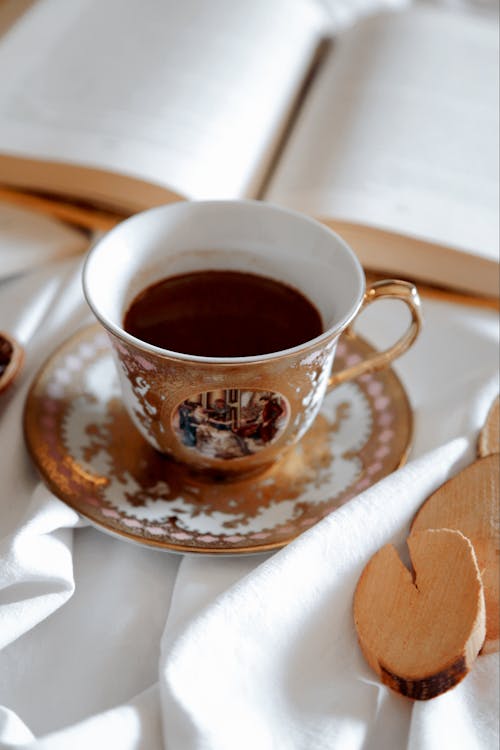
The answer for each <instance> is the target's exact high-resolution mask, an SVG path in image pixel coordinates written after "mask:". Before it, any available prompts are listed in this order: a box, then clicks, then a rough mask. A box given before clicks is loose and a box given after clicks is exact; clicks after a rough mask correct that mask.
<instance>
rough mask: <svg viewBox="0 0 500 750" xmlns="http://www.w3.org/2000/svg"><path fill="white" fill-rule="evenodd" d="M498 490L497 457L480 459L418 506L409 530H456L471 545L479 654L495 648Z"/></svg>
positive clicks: (499, 545) (498, 611)
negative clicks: (480, 614)
mask: <svg viewBox="0 0 500 750" xmlns="http://www.w3.org/2000/svg"><path fill="white" fill-rule="evenodd" d="M499 488H500V466H499V457H498V455H492V456H487V457H486V458H480V459H478V460H477V461H475V462H474V463H473V464H471V465H470V466H467V468H465V469H464V470H463V471H461V472H460V473H459V474H457V475H456V476H455V477H453V478H452V479H450V480H449V481H448V482H445V484H443V485H441V487H439V489H438V490H436V492H434V494H432V495H431V496H430V497H429V498H428V500H427V501H426V502H425V503H424V504H423V505H422V507H421V508H420V510H419V511H418V513H417V515H416V516H415V519H414V521H413V525H412V527H411V533H412V534H414V533H415V532H417V531H422V530H424V529H443V528H446V529H457V530H458V531H461V532H462V534H464V535H465V536H466V537H467V538H468V539H470V541H471V542H472V544H473V546H474V551H475V553H476V557H477V561H478V565H479V570H480V571H481V576H482V580H483V587H484V599H485V604H486V640H485V643H484V646H483V653H491V652H493V651H498V648H499V628H500V622H499V618H500V608H499V596H500V594H499V588H500V585H499V584H500V581H499V577H500V576H499V569H498V563H499V556H500V538H499V536H500V535H499V522H500V520H499Z"/></svg>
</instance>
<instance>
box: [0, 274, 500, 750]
mask: <svg viewBox="0 0 500 750" xmlns="http://www.w3.org/2000/svg"><path fill="white" fill-rule="evenodd" d="M80 270H81V261H79V260H78V261H75V260H66V261H62V262H57V263H53V264H52V265H47V266H46V267H44V268H43V269H42V270H38V271H32V272H31V273H27V274H25V275H24V276H22V277H19V278H17V279H12V280H9V281H4V282H2V283H1V284H0V328H3V329H5V330H7V331H9V332H10V333H12V334H13V335H15V336H16V337H18V339H19V340H20V341H21V342H22V343H23V344H24V345H25V347H26V352H27V359H26V365H25V368H24V371H23V373H22V375H21V376H20V378H19V380H18V381H17V383H16V385H15V387H13V388H12V389H11V390H10V392H8V393H7V394H5V395H4V396H3V397H2V398H1V399H0V446H1V452H0V477H1V481H0V747H1V748H11V747H29V748H50V749H51V750H52V749H53V748H54V749H56V748H65V749H66V748H71V749H73V748H85V750H87V749H88V748H97V749H100V748H113V750H125V749H127V750H129V749H132V748H134V749H136V748H144V750H155V749H156V748H167V749H168V750H189V749H190V748H203V749H204V750H208V749H210V750H212V749H213V750H226V748H227V750H229V749H230V748H231V750H233V749H235V748H243V749H246V748H259V749H261V750H268V749H269V750H271V748H272V749H273V750H285V749H286V750H289V749H290V750H295V749H297V750H298V749H299V748H300V749H301V750H302V749H303V750H326V748H334V749H335V748H339V749H341V750H350V748H352V749H353V750H354V749H356V750H375V749H379V748H380V749H381V750H382V749H384V750H385V748H389V747H391V748H405V747H407V748H411V750H419V749H420V748H425V749H426V750H429V749H432V748H436V749H437V748H447V747H464V748H467V749H468V750H469V749H470V750H472V749H473V748H477V749H478V750H479V749H481V750H486V749H488V750H490V749H491V750H493V748H497V746H498V654H493V655H490V656H481V657H479V659H478V660H477V662H476V664H475V666H474V669H473V671H472V672H471V674H470V675H469V676H468V677H467V678H466V679H465V680H464V681H463V682H462V683H461V684H460V685H459V686H458V687H456V688H455V689H454V690H452V691H450V692H449V693H447V694H445V695H443V696H441V697H439V698H437V699H435V700H433V701H430V702H423V703H412V702H410V701H408V700H406V699H404V698H402V697H400V696H398V695H396V694H394V693H392V692H391V691H390V690H388V689H387V688H385V687H383V686H382V685H381V684H380V683H379V681H378V679H377V678H376V676H375V675H374V673H372V672H371V670H370V668H369V667H368V666H367V665H366V663H365V662H364V660H363V658H362V656H361V653H360V651H359V648H358V645H357V641H356V636H355V631H354V626H353V620H352V612H351V607H352V596H353V591H354V587H355V584H356V581H357V578H358V576H359V574H360V572H361V570H362V568H363V566H364V564H365V563H366V561H367V560H368V558H369V557H370V556H371V555H372V554H373V553H374V552H375V551H376V550H377V549H378V548H379V547H380V546H382V545H383V544H385V543H386V542H387V541H394V542H395V543H396V544H398V545H399V546H400V547H401V546H404V539H405V537H406V534H407V531H408V525H409V522H410V521H411V518H412V517H413V515H414V513H415V511H416V509H417V508H418V507H419V506H420V504H421V503H422V502H423V500H424V499H425V498H426V497H427V496H428V495H429V494H430V492H432V491H433V490H434V489H435V488H436V487H437V486H439V485H440V484H441V483H442V482H443V481H444V480H445V479H446V478H447V477H448V476H450V475H452V474H454V473H455V472H457V471H458V470H459V468H460V467H462V466H464V465H466V464H467V463H468V462H470V461H471V460H472V459H473V457H474V451H475V442H476V438H477V434H478V430H479V429H480V427H481V425H482V423H483V420H484V418H485V416H486V413H487V410H488V408H489V406H490V403H491V402H492V400H493V398H494V396H495V395H496V393H497V392H498V388H499V383H498V356H499V346H498V338H499V337H498V316H497V315H496V314H495V313H493V312H491V311H488V310H481V309H477V308H472V307H461V306H458V305H451V304H444V303H440V302H430V301H426V302H425V303H424V312H425V318H426V325H425V329H424V332H423V334H422V335H421V337H420V339H419V341H418V343H417V344H416V345H415V346H414V348H413V349H412V350H411V351H410V352H409V353H408V354H407V355H405V356H404V357H403V358H402V359H401V360H400V361H399V363H398V364H397V368H396V369H397V371H398V373H399V374H400V377H401V379H402V381H403V383H404V384H405V386H406V388H407V390H408V393H409V396H410V398H411V401H412V404H413V407H414V411H415V441H414V447H413V451H412V454H411V456H410V460H409V462H408V464H407V465H406V467H404V468H402V469H401V470H400V471H399V472H397V473H395V474H394V475H392V476H390V477H388V478H386V479H385V480H383V481H382V482H380V483H379V484H378V485H376V486H375V487H373V488H371V489H369V490H367V491H366V492H364V493H363V494H362V495H360V496H358V497H357V498H355V499H354V500H353V501H351V502H350V503H348V504H347V505H345V506H343V507H342V508H341V509H340V510H338V511H336V512H334V513H333V514H331V515H330V516H329V517H328V518H326V519H325V520H324V521H322V522H321V523H320V524H318V525H317V526H316V527H314V528H312V529H311V530H309V531H308V532H306V533H305V534H303V535H302V536H301V537H299V538H298V539H297V540H296V541H295V542H293V543H292V544H290V545H289V546H288V547H287V548H285V549H283V550H281V551H279V552H276V553H274V554H267V555H254V556H246V557H238V558H224V559H220V558H210V557H189V556H178V555H174V554H169V553H161V552H155V551H151V550H149V549H143V548H141V547H139V546H134V545H132V544H128V543H126V542H122V541H118V540H115V539H113V538H111V537H108V536H106V535H105V534H102V533H100V532H98V531H96V530H94V529H93V528H91V527H88V526H86V525H85V523H83V522H82V521H80V520H79V519H78V517H77V515H76V514H75V513H74V512H73V511H72V510H71V509H70V508H68V507H67V506H66V505H64V504H63V503H62V502H60V501H59V500H58V499H56V498H55V497H54V496H53V495H52V494H51V493H50V492H49V491H48V490H47V489H45V487H44V486H43V485H42V484H41V483H40V481H39V479H38V477H37V473H36V471H35V469H34V468H33V466H32V465H31V463H30V460H29V458H28V456H27V453H26V450H25V447H24V442H23V436H22V429H21V415H22V410H23V404H24V399H25V397H26V392H27V389H28V387H29V384H30V382H31V380H32V378H33V376H34V374H35V372H36V370H37V368H38V367H39V366H40V364H41V363H42V362H43V360H44V359H45V358H46V357H47V355H48V354H49V353H50V352H51V350H52V349H53V348H54V347H55V346H57V344H58V343H60V342H61V341H62V340H63V339H64V337H66V336H67V335H69V334H70V333H71V332H73V331H74V330H75V329H76V328H78V327H80V326H81V325H83V324H84V323H86V322H90V321H91V315H90V313H89V311H88V310H87V309H86V305H85V303H84V301H83V298H82V294H81V290H80ZM396 305H397V303H389V302H388V303H381V304H380V305H377V306H374V307H373V308H371V309H370V310H369V311H367V313H366V314H365V315H364V316H363V319H362V320H361V322H360V326H359V328H360V331H361V332H362V333H363V334H364V335H365V336H367V337H369V338H371V339H372V340H373V341H374V342H375V343H376V344H377V345H380V346H382V345H384V344H386V343H388V342H389V341H391V340H392V339H393V338H394V337H395V336H396V335H397V334H398V332H399V331H400V330H401V327H402V326H403V325H404V321H402V320H398V316H396V315H395V314H394V311H395V309H396V308H395V306H396ZM399 317H400V318H401V317H402V316H399Z"/></svg>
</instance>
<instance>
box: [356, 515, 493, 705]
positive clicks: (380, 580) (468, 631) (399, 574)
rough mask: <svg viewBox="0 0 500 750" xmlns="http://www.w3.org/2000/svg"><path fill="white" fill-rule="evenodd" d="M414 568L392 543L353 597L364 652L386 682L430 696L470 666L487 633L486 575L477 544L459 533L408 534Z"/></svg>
mask: <svg viewBox="0 0 500 750" xmlns="http://www.w3.org/2000/svg"><path fill="white" fill-rule="evenodd" d="M408 548H409V551H410V556H411V560H412V564H413V567H414V570H415V580H413V577H412V573H411V572H410V571H409V570H408V568H406V567H405V566H404V564H403V563H402V561H401V559H400V558H399V556H398V553H397V552H396V550H395V548H394V547H393V546H392V545H391V544H387V545H386V546H385V547H383V548H382V549H381V550H379V551H378V552H377V553H376V554H375V555H374V556H373V557H372V558H371V560H370V561H369V562H368V564H367V565H366V567H365V569H364V570H363V573H362V574H361V577H360V579H359V582H358V585H357V588H356V592H355V595H354V621H355V624H356V629H357V632H358V638H359V642H360V645H361V649H362V651H363V653H364V655H365V658H366V660H367V661H368V663H369V664H370V666H371V667H372V668H373V669H374V670H375V672H377V674H378V675H379V676H380V678H381V679H382V682H384V683H385V684H386V685H388V686H389V687H390V688H392V689H393V690H396V691H397V692H398V693H401V694H402V695H406V696H407V697H408V698H415V699H417V700H428V699H429V698H434V697H435V696H437V695H440V694H441V693H444V692H445V691H446V690H449V689H450V688H452V687H453V686H454V685H456V684H457V683H458V682H460V680H462V679H463V678H464V677H465V675H466V674H467V673H468V672H469V670H470V669H471V666H472V664H473V663H474V660H475V658H476V656H477V654H478V652H479V649H480V648H481V645H482V643H483V640H484V633H485V613H484V597H483V589H482V584H481V576H480V574H479V568H478V565H477V561H476V557H475V554H474V549H473V547H472V544H471V543H470V541H469V540H468V539H467V538H466V537H465V536H463V534H461V533H460V532H458V531H450V530H448V529H439V530H430V531H422V532H418V533H415V534H413V535H412V536H411V537H410V538H409V539H408Z"/></svg>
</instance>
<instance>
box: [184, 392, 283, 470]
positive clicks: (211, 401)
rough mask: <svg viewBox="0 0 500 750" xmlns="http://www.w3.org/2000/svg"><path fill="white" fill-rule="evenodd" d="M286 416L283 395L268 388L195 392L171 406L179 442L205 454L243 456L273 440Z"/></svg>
mask: <svg viewBox="0 0 500 750" xmlns="http://www.w3.org/2000/svg"><path fill="white" fill-rule="evenodd" d="M289 416H290V407H289V405H288V402H287V400H286V398H285V397H284V396H282V395H280V394H279V393H273V392H272V391H250V390H239V389H237V388H226V389H223V390H218V391H207V392H205V393H198V394H196V395H194V396H190V397H189V398H187V399H185V400H184V401H183V402H182V403H181V404H179V406H178V407H177V408H176V409H175V410H174V413H173V415H172V426H173V429H174V432H175V434H176V435H177V437H178V438H179V441H180V442H181V443H182V445H184V446H186V447H187V448H191V449H192V450H194V451H197V452H198V453H201V454H202V455H204V456H207V457H209V458H222V459H231V458H243V457H244V456H251V455H252V454H254V453H258V451H260V450H262V448H265V447H266V446H268V445H270V444H271V443H273V442H274V441H275V440H277V438H278V437H279V436H280V435H281V434H282V432H283V430H284V429H285V427H286V424H287V422H288V418H289Z"/></svg>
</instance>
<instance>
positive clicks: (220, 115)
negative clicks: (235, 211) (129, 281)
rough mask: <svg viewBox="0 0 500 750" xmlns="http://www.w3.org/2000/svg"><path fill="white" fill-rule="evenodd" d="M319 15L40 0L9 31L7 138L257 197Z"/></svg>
mask: <svg viewBox="0 0 500 750" xmlns="http://www.w3.org/2000/svg"><path fill="white" fill-rule="evenodd" d="M322 19H323V17H322V13H321V12H320V10H319V9H318V7H316V6H315V5H314V4H312V3H309V2H307V1H306V0H273V2H268V0H252V3H249V4H247V3H238V2H234V1H233V0H211V1H210V2H206V1H204V0H182V2H176V0H169V1H167V0H163V2H155V1H154V0H126V2H124V0H106V1H105V2H101V0H71V2H67V0H38V2H37V3H36V4H35V5H34V7H33V8H32V9H31V10H29V11H28V12H27V13H26V14H25V15H24V16H23V17H22V18H21V20H20V21H19V22H18V23H17V24H16V25H15V26H13V27H12V28H11V29H10V30H9V31H8V32H7V34H6V35H5V36H4V38H3V39H2V40H1V43H0V77H1V79H2V87H1V92H0V150H1V152H2V153H3V154H8V155H9V154H10V155H11V156H12V155H14V156H21V157H25V158H28V159H30V158H34V159H45V160H47V161H49V162H50V161H53V162H70V163H76V164H80V165H84V166H86V167H90V168H97V169H100V170H108V171H110V172H117V173H120V174H127V175H129V176H132V177H137V178H139V179H140V180H143V181H145V182H152V183H155V184H158V185H161V186H166V187H168V188H169V189H171V190H172V191H174V192H176V193H179V194H181V195H183V196H186V197H190V198H212V197H217V198H224V197H239V196H246V195H251V194H253V192H254V191H255V190H256V186H257V184H258V182H259V179H260V178H261V176H262V172H263V170H264V169H265V166H266V163H267V160H268V159H269V157H270V151H271V150H272V148H273V145H274V143H275V140H276V138H277V137H278V131H279V130H280V128H281V127H282V126H284V120H285V119H286V115H287V112H288V110H289V107H290V106H291V103H292V100H293V97H294V93H295V91H296V89H297V87H298V86H300V81H301V80H302V78H303V76H304V75H305V73H306V71H307V66H308V64H309V60H310V58H311V57H312V55H313V53H314V50H315V48H316V46H317V43H318V38H319V34H320V29H321V25H322ZM1 179H2V174H1V172H0V180H1ZM51 187H54V186H51ZM75 192H76V193H77V194H78V185H77V184H76V185H75Z"/></svg>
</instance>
